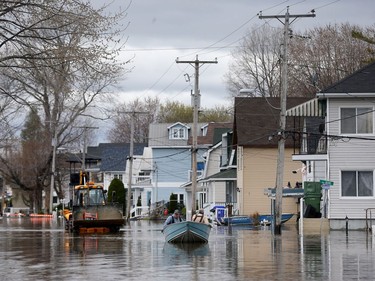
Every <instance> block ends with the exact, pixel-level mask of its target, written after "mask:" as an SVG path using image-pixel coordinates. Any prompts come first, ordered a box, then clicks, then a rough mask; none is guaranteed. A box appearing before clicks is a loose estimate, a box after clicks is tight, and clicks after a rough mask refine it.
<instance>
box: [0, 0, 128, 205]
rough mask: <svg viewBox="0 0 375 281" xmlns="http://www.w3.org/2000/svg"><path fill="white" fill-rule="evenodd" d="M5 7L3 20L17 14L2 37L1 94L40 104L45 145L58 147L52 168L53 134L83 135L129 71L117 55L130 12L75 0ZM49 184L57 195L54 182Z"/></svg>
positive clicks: (59, 139)
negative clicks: (122, 21) (111, 10)
mask: <svg viewBox="0 0 375 281" xmlns="http://www.w3.org/2000/svg"><path fill="white" fill-rule="evenodd" d="M6 5H8V6H6ZM0 9H1V10H2V11H3V14H1V12H0V19H1V20H3V21H5V22H6V21H7V20H9V21H10V23H9V26H8V28H7V29H9V30H11V31H10V32H9V33H8V35H7V36H5V37H3V38H4V39H3V44H2V45H1V43H0V46H3V49H4V50H5V51H6V52H5V53H6V55H5V56H3V57H2V58H1V59H0V62H1V65H0V67H2V72H1V76H0V83H1V82H3V81H7V83H6V84H3V85H2V87H0V95H2V96H4V97H8V98H11V99H12V101H13V102H14V103H16V104H18V105H21V106H23V107H26V108H27V107H28V108H30V109H31V108H33V109H36V110H37V112H38V114H39V116H40V117H41V119H42V120H43V121H42V123H43V129H44V130H43V131H44V132H45V135H44V136H42V137H43V140H45V141H46V145H45V148H46V147H47V148H50V149H49V150H48V149H47V151H48V153H47V154H46V155H45V157H46V158H45V163H46V165H45V166H46V167H50V166H51V161H52V147H51V143H52V140H55V141H54V142H56V147H60V146H62V145H68V144H69V143H72V142H74V141H76V140H77V139H79V138H80V136H81V135H82V132H83V130H84V129H83V127H82V126H80V125H82V124H84V122H86V120H87V118H101V117H102V116H101V114H98V112H99V110H96V106H97V105H98V103H104V102H106V101H107V100H108V88H109V87H110V86H113V85H115V84H116V83H117V81H118V79H119V78H120V77H121V76H122V75H124V74H125V73H126V69H125V63H120V62H119V61H118V58H117V56H118V52H119V51H120V50H121V49H122V48H123V46H124V42H123V41H122V40H121V39H122V36H123V35H122V32H123V31H124V29H123V28H122V27H119V25H118V22H119V19H121V18H122V17H123V12H120V13H118V14H114V15H109V14H107V13H106V10H105V7H103V8H101V9H98V10H96V9H94V8H93V7H92V6H91V5H90V4H89V3H86V2H80V1H73V0H64V1H57V0H53V1H33V0H30V1H22V0H19V1H5V3H3V4H2V5H1V6H0ZM9 10H10V11H11V14H9V12H8V11H9ZM16 20H18V22H19V23H18V24H17V22H16ZM0 22H1V21H0ZM17 28H18V29H17ZM48 144H49V145H48ZM24 151H25V150H24ZM40 171H44V173H45V174H43V175H39V176H38V178H46V179H47V178H48V177H47V176H46V175H48V174H49V173H50V170H49V169H46V168H44V169H43V168H41V169H40ZM3 172H6V173H9V174H10V173H11V171H9V170H6V169H4V170H3ZM20 181H21V180H20V179H19V180H18V182H20ZM44 185H45V191H46V194H47V196H46V198H50V197H49V196H48V195H49V191H50V189H49V187H48V186H49V183H48V182H47V181H45V182H44ZM56 191H57V193H58V194H60V193H61V191H60V190H56ZM48 203H49V202H47V206H48Z"/></svg>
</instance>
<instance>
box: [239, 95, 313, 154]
mask: <svg viewBox="0 0 375 281" xmlns="http://www.w3.org/2000/svg"><path fill="white" fill-rule="evenodd" d="M308 100H309V99H308V98H295V97H288V98H287V109H289V108H292V107H294V106H296V105H299V104H302V103H304V102H306V101H308ZM234 110H235V121H234V127H233V132H234V141H233V144H234V145H235V144H237V145H242V146H247V147H277V141H278V139H277V135H275V134H276V133H277V131H278V130H279V128H280V124H279V119H280V98H278V97H277V98H265V97H255V98H253V97H236V98H235V102H234ZM288 128H289V129H291V128H293V123H292V118H290V120H288V119H287V124H286V130H288ZM272 136H273V138H272V139H271V140H269V138H270V137H272ZM286 146H289V147H291V146H292V140H291V138H287V141H286Z"/></svg>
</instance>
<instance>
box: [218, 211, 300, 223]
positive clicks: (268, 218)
mask: <svg viewBox="0 0 375 281" xmlns="http://www.w3.org/2000/svg"><path fill="white" fill-rule="evenodd" d="M293 215H294V214H282V215H281V223H285V222H287V221H288V220H290V219H291V218H292V217H293ZM272 220H273V215H259V216H258V217H257V218H256V219H254V218H252V217H250V216H232V217H224V218H222V219H221V223H222V224H224V225H244V224H247V225H256V224H260V225H270V224H271V222H272Z"/></svg>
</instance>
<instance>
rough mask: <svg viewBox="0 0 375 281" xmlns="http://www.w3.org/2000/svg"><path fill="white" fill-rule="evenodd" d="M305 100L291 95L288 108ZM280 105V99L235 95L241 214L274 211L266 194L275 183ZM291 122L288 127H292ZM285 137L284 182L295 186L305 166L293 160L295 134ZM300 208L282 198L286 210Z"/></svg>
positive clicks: (234, 140) (288, 199) (235, 126)
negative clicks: (293, 136)
mask: <svg viewBox="0 0 375 281" xmlns="http://www.w3.org/2000/svg"><path fill="white" fill-rule="evenodd" d="M306 100H307V99H306V98H288V101H287V108H291V107H293V106H296V105H298V104H301V103H303V102H305V101H306ZM279 108H280V99H279V98H263V97H255V98H250V97H237V98H235V120H234V127H233V134H234V136H233V147H236V148H237V150H236V152H237V190H238V192H237V202H238V204H237V206H238V213H239V214H240V215H250V216H251V215H253V214H255V213H259V214H271V203H272V201H273V200H271V199H270V198H269V197H268V196H267V195H265V190H266V189H268V188H274V187H275V185H276V169H277V158H278V148H277V143H278V131H279V115H280V110H279ZM289 121H291V120H287V128H286V130H288V129H291V128H292V126H293V125H292V124H291V123H290V122H289ZM286 136H287V139H286V143H285V159H284V183H283V185H284V186H285V188H294V187H295V186H296V183H297V182H299V181H300V180H301V173H300V171H301V170H302V169H301V163H299V162H296V161H292V155H293V153H294V151H293V138H292V135H288V134H286ZM293 171H298V172H297V173H293ZM298 210H299V207H298V199H296V198H292V197H284V198H283V202H282V211H283V213H297V212H298Z"/></svg>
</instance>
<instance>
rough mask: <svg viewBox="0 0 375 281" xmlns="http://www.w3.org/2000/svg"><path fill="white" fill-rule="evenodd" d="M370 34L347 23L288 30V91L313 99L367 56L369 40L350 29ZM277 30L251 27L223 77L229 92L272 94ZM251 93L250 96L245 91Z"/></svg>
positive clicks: (277, 55)
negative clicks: (302, 32)
mask: <svg viewBox="0 0 375 281" xmlns="http://www.w3.org/2000/svg"><path fill="white" fill-rule="evenodd" d="M353 30H355V31H357V32H363V33H365V34H366V33H368V34H371V32H370V30H371V29H370V28H361V27H358V26H354V25H350V24H348V23H346V24H341V25H327V26H324V27H317V28H314V29H311V30H308V31H307V32H306V34H307V36H299V35H297V34H293V32H291V34H290V40H289V48H288V49H289V52H288V66H289V67H288V90H289V92H288V95H289V96H307V97H309V96H310V97H313V96H314V95H315V94H316V92H317V91H319V90H322V89H324V88H325V87H328V86H329V85H331V84H332V83H335V82H337V81H338V80H340V79H342V78H343V77H345V76H346V75H348V74H350V73H352V72H354V71H355V70H357V69H359V68H360V67H361V66H363V64H364V62H368V61H369V59H371V58H373V56H374V55H373V53H372V54H371V52H369V48H373V45H371V43H370V42H366V41H363V40H362V41H361V40H357V39H355V38H353V37H352V31H353ZM281 36H283V31H282V29H273V28H271V27H268V26H262V27H260V28H258V27H254V28H252V30H251V32H249V33H248V34H247V35H246V36H245V38H244V40H243V42H242V44H241V46H240V47H238V49H237V50H236V51H235V52H234V54H233V63H232V64H231V66H230V68H229V72H228V73H227V75H226V81H227V85H228V89H229V92H230V94H231V96H236V95H238V93H239V91H240V89H243V88H247V89H249V88H250V89H255V90H254V92H253V94H252V95H262V96H271V97H272V96H278V95H279V92H280V67H279V58H280V51H281V44H282V40H281V39H282V38H281ZM250 95H251V94H250Z"/></svg>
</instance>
